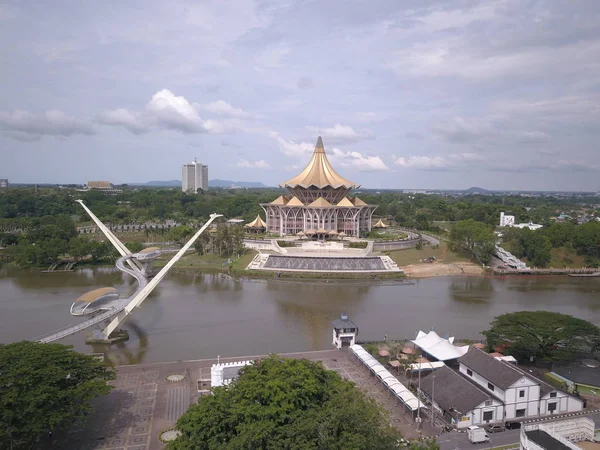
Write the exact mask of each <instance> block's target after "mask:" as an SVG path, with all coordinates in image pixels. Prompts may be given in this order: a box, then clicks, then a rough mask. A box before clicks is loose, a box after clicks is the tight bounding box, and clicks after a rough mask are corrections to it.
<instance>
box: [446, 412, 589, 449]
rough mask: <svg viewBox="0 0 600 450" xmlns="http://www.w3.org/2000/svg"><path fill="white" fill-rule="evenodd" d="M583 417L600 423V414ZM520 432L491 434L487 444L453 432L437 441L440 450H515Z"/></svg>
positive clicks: (465, 434) (464, 434) (508, 431)
mask: <svg viewBox="0 0 600 450" xmlns="http://www.w3.org/2000/svg"><path fill="white" fill-rule="evenodd" d="M582 417H590V418H591V419H592V420H593V421H594V422H596V423H600V412H595V413H591V414H589V415H587V416H582ZM520 432H521V430H506V431H502V432H500V433H494V434H491V435H490V438H491V440H490V442H486V443H485V444H471V442H469V438H468V437H467V433H459V432H458V431H452V432H450V433H444V434H442V435H441V436H440V437H438V438H437V441H438V443H439V444H440V450H456V449H463V448H470V449H473V450H479V449H491V448H494V447H501V446H504V445H510V444H515V448H517V447H518V445H519V436H520Z"/></svg>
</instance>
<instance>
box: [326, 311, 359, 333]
mask: <svg viewBox="0 0 600 450" xmlns="http://www.w3.org/2000/svg"><path fill="white" fill-rule="evenodd" d="M331 325H333V328H336V329H338V330H339V329H342V328H356V329H357V330H358V327H357V326H356V324H355V323H354V322H352V321H351V320H350V319H348V316H347V315H346V314H342V315H341V316H340V318H339V319H335V320H334V321H333V322H331Z"/></svg>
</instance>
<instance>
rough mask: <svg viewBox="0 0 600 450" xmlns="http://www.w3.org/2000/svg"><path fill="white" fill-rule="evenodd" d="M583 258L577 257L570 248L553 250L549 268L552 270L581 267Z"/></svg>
mask: <svg viewBox="0 0 600 450" xmlns="http://www.w3.org/2000/svg"><path fill="white" fill-rule="evenodd" d="M583 261H584V257H583V256H579V255H578V254H577V252H576V251H575V250H574V249H572V248H565V247H561V248H553V249H552V259H550V264H549V266H550V267H552V268H557V269H559V268H563V267H583V266H584V263H583Z"/></svg>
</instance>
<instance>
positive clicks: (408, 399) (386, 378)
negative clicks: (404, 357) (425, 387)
mask: <svg viewBox="0 0 600 450" xmlns="http://www.w3.org/2000/svg"><path fill="white" fill-rule="evenodd" d="M350 351H351V352H352V353H354V354H355V355H356V357H357V358H358V359H359V360H360V361H361V362H362V363H363V364H364V365H365V366H367V367H368V368H369V370H371V372H373V373H374V374H375V375H377V376H378V377H379V378H380V379H381V382H382V383H383V384H384V385H385V386H386V387H387V388H388V389H389V390H390V391H391V392H393V393H394V395H395V396H396V397H397V398H398V399H399V400H400V401H401V402H402V403H404V405H406V407H407V408H408V409H410V410H411V411H416V410H417V409H418V408H419V406H420V407H421V408H426V406H425V405H423V403H422V402H419V400H418V399H417V397H415V395H414V394H413V393H412V392H411V391H409V390H408V388H407V387H406V386H404V385H403V384H402V383H400V382H399V381H398V379H397V378H396V377H395V376H393V375H392V374H391V373H390V372H389V371H388V370H387V369H386V368H385V367H383V365H382V364H381V363H380V362H379V361H377V360H376V359H375V358H373V356H371V354H370V353H369V352H367V351H366V350H365V349H364V348H362V346H360V345H357V344H355V345H351V346H350Z"/></svg>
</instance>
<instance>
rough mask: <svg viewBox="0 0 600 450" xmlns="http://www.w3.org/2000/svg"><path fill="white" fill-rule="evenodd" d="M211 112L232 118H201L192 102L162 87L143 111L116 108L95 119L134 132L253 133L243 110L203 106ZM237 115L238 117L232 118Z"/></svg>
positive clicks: (224, 105)
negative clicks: (159, 130) (243, 117)
mask: <svg viewBox="0 0 600 450" xmlns="http://www.w3.org/2000/svg"><path fill="white" fill-rule="evenodd" d="M207 108H210V109H211V110H212V111H213V112H218V113H221V114H227V115H230V116H234V118H232V119H224V120H214V119H206V120H204V119H202V118H201V117H200V114H199V113H198V111H197V109H196V107H195V106H194V104H192V103H190V102H189V101H188V100H187V99H186V98H185V97H183V96H176V95H175V94H173V92H171V91H170V90H168V89H162V90H160V91H158V92H157V93H156V94H154V95H153V96H152V99H151V100H150V101H149V102H148V104H147V105H146V108H145V110H143V111H131V110H128V109H124V108H118V109H115V110H112V111H106V112H104V113H102V114H100V115H99V116H98V118H97V121H98V122H100V123H103V124H105V125H114V126H122V127H124V128H126V129H127V130H129V131H130V132H132V133H134V134H141V133H144V132H148V131H151V130H154V129H171V130H175V131H180V132H182V133H189V134H193V133H210V134H228V133H236V132H238V131H248V132H255V131H256V130H253V129H251V128H250V127H247V126H246V124H245V122H244V121H243V120H242V116H245V115H246V114H247V113H245V112H244V111H242V110H241V109H237V108H234V107H232V106H231V105H230V104H229V103H227V102H224V101H217V102H214V103H211V104H209V105H208V106H207ZM235 116H238V117H235Z"/></svg>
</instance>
